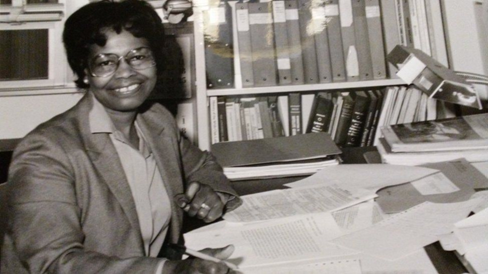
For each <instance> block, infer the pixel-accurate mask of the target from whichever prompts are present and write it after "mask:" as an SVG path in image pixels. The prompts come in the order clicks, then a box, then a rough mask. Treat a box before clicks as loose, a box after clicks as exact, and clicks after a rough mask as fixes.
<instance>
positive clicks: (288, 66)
mask: <svg viewBox="0 0 488 274" xmlns="http://www.w3.org/2000/svg"><path fill="white" fill-rule="evenodd" d="M232 22H234V24H235V27H232V25H233V24H232ZM204 37H205V59H206V71H207V86H208V88H232V87H237V88H240V87H258V86H275V85H290V84H312V83H328V82H343V81H358V80H374V79H385V78H387V77H388V74H389V76H390V77H396V76H395V73H396V72H397V69H396V68H394V67H393V66H388V67H387V63H386V60H385V57H386V53H387V52H389V51H391V50H392V49H393V48H394V47H395V46H396V45H397V44H401V45H405V46H412V47H413V46H415V47H417V48H420V49H422V50H424V51H425V52H426V53H428V54H429V55H432V56H433V57H434V58H436V59H438V60H441V62H442V63H445V64H447V53H446V50H445V41H444V29H443V25H442V18H441V9H440V3H439V0H431V1H425V0H328V1H325V0H322V1H312V0H274V1H249V2H245V1H239V2H235V1H226V2H219V4H215V5H212V4H211V5H210V7H209V8H208V9H206V10H205V11H204ZM234 68H235V70H234ZM387 71H388V72H387Z"/></svg>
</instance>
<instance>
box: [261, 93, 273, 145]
mask: <svg viewBox="0 0 488 274" xmlns="http://www.w3.org/2000/svg"><path fill="white" fill-rule="evenodd" d="M257 104H258V107H259V115H260V116H261V126H262V127H263V138H273V125H272V123H271V115H270V111H269V106H268V98H267V97H266V96H264V97H260V98H259V102H258V103H257Z"/></svg>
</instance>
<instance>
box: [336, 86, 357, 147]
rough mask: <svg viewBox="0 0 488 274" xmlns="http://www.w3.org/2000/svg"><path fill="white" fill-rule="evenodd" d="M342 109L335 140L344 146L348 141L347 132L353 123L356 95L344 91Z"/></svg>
mask: <svg viewBox="0 0 488 274" xmlns="http://www.w3.org/2000/svg"><path fill="white" fill-rule="evenodd" d="M342 96H343V103H342V111H341V114H340V115H339V121H338V122H337V133H336V135H335V138H334V141H335V142H336V144H337V145H338V146H343V145H344V144H345V143H346V137H347V132H348V130H349V126H350V125H351V117H352V111H353V108H354V97H353V95H352V92H345V93H343V95H342Z"/></svg>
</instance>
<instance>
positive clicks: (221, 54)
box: [203, 2, 234, 89]
mask: <svg viewBox="0 0 488 274" xmlns="http://www.w3.org/2000/svg"><path fill="white" fill-rule="evenodd" d="M231 16H232V14H231V8H230V6H229V5H228V3H226V2H220V3H219V4H212V5H210V6H209V8H208V10H205V11H204V12H203V20H204V46H205V68H206V73H207V88H209V89H213V88H232V87H234V57H233V56H234V51H233V37H232V20H231V18H232V17H231Z"/></svg>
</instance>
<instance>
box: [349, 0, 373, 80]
mask: <svg viewBox="0 0 488 274" xmlns="http://www.w3.org/2000/svg"><path fill="white" fill-rule="evenodd" d="M352 14H353V17H354V18H353V24H354V35H355V41H356V50H357V55H358V66H359V80H361V81H364V80H373V66H372V61H371V48H370V44H369V33H368V24H367V20H366V0H352ZM377 42H378V41H377Z"/></svg>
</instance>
